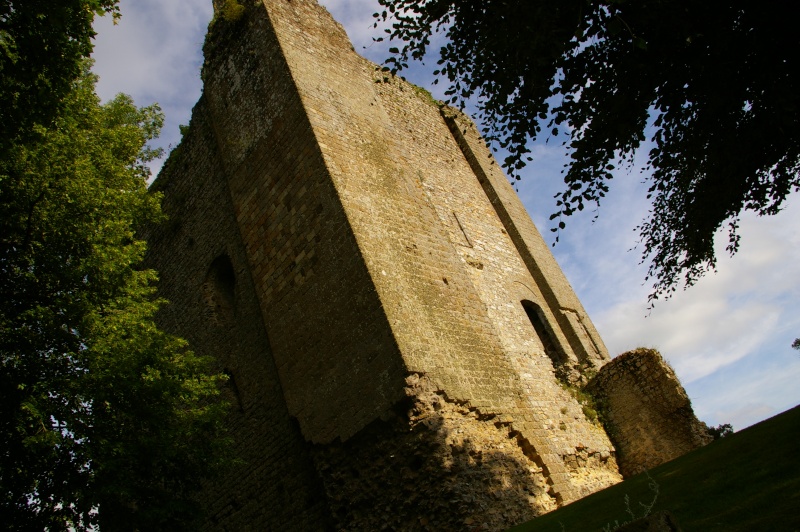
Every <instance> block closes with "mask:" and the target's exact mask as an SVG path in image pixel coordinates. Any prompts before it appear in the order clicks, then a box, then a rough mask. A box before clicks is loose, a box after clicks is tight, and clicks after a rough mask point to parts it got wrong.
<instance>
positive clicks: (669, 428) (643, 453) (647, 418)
mask: <svg viewBox="0 0 800 532" xmlns="http://www.w3.org/2000/svg"><path fill="white" fill-rule="evenodd" d="M587 391H589V393H591V394H592V395H593V396H594V398H595V400H596V401H597V402H598V404H599V406H600V408H601V410H602V415H603V417H604V422H605V426H606V430H607V431H608V433H609V435H610V436H611V440H612V441H613V442H614V446H615V447H616V449H617V462H618V464H619V468H620V472H621V473H622V474H623V475H624V476H625V477H630V476H632V475H635V474H637V473H641V472H642V471H644V470H646V469H652V468H653V467H656V466H658V465H660V464H663V463H664V462H668V461H670V460H672V459H674V458H677V457H679V456H682V455H684V454H686V453H687V452H689V451H691V450H694V449H696V448H698V447H701V446H703V445H705V444H707V443H709V442H710V441H711V440H712V437H711V436H710V435H709V434H708V427H706V425H705V423H702V422H701V421H699V420H698V419H697V417H695V415H694V411H693V410H692V405H691V401H690V400H689V396H688V395H686V391H685V390H684V389H683V386H681V383H680V381H679V380H678V377H677V376H676V375H675V372H674V371H673V370H672V368H671V367H670V366H669V365H668V364H667V363H666V361H665V360H664V359H663V358H662V357H661V354H660V353H659V352H658V351H656V350H654V349H636V350H633V351H628V352H627V353H623V354H622V355H619V356H618V357H616V358H614V359H613V360H612V361H611V362H609V363H608V364H606V365H605V366H603V368H602V369H601V370H600V372H599V373H598V374H597V376H595V377H594V379H592V381H591V382H590V383H589V385H588V387H587Z"/></svg>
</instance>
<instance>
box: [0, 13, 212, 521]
mask: <svg viewBox="0 0 800 532" xmlns="http://www.w3.org/2000/svg"><path fill="white" fill-rule="evenodd" d="M54 8H55V7H54ZM83 68H84V71H83V73H82V75H81V76H80V77H79V78H78V79H77V80H76V81H74V82H72V83H71V85H70V90H69V91H68V92H67V93H66V96H65V99H64V101H63V105H62V107H61V113H60V114H59V115H58V117H57V118H55V119H54V121H53V122H52V123H51V125H50V126H49V127H44V126H41V125H36V126H33V129H32V133H33V135H31V136H30V140H29V141H27V142H25V143H16V144H13V145H12V146H10V147H9V148H8V150H7V157H5V158H2V159H0V441H2V442H3V444H2V446H0V514H2V515H3V522H4V527H5V528H6V529H8V530H44V529H47V530H66V529H76V530H84V529H87V528H90V527H91V526H93V525H100V527H101V528H106V526H107V525H108V527H109V528H111V529H123V530H137V529H138V530H159V529H170V530H172V529H182V528H184V526H185V525H186V524H187V523H190V522H191V521H192V517H193V516H194V515H195V514H196V512H195V510H196V508H194V507H193V504H192V503H191V502H190V494H191V492H192V490H193V489H194V488H196V487H197V485H198V482H199V480H200V479H202V478H203V477H204V476H206V475H207V474H208V473H209V472H210V471H212V470H213V469H214V467H216V466H217V465H218V464H219V457H220V456H221V455H220V454H219V453H218V452H217V450H218V447H219V446H220V445H221V442H222V440H221V439H220V438H219V435H220V434H221V431H222V428H221V421H220V420H221V414H222V409H223V406H222V405H221V404H220V403H219V402H218V401H216V400H215V398H216V396H217V394H218V384H219V382H220V380H221V379H222V377H219V376H213V375H210V374H209V373H208V368H207V365H208V361H207V360H205V359H203V358H200V357H198V356H196V355H195V354H194V353H192V352H191V351H189V350H188V349H187V347H186V345H185V342H183V341H182V340H180V339H177V338H175V337H172V336H170V335H168V334H165V333H164V332H162V331H160V330H159V329H158V328H157V327H156V326H155V324H154V322H153V315H154V313H155V312H156V310H157V309H158V308H159V306H160V305H161V304H162V301H160V300H158V299H156V298H155V297H154V288H153V282H154V281H155V278H156V274H155V272H153V271H152V270H147V269H143V268H142V267H141V266H140V263H141V260H142V256H143V253H144V249H145V243H144V242H143V241H141V240H138V239H137V238H136V236H135V234H134V228H135V227H136V226H137V225H138V224H142V223H145V222H148V221H156V220H158V219H159V218H161V216H162V215H161V214H160V208H159V197H158V196H157V195H155V194H148V193H147V190H146V178H147V177H148V176H149V170H148V169H147V167H146V165H145V163H147V162H148V161H149V160H150V159H152V158H153V157H154V156H155V155H156V154H157V153H156V152H154V151H152V150H149V149H148V148H147V147H146V143H147V141H148V140H149V139H152V138H153V137H154V136H155V135H156V134H157V133H158V131H159V128H160V126H161V123H162V115H161V113H160V111H159V109H158V107H156V106H151V107H145V108H143V109H138V108H136V107H135V106H134V105H133V103H132V101H131V100H130V98H128V97H126V96H122V95H121V96H118V97H117V98H116V99H114V100H113V101H110V102H109V103H107V104H105V105H100V103H99V100H98V98H97V96H96V94H95V92H94V82H95V79H94V77H93V76H92V75H90V74H89V72H88V66H87V65H86V64H85V63H84V65H83Z"/></svg>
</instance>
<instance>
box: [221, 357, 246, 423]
mask: <svg viewBox="0 0 800 532" xmlns="http://www.w3.org/2000/svg"><path fill="white" fill-rule="evenodd" d="M222 373H224V374H225V376H227V377H228V381H227V382H226V383H225V388H224V389H223V398H224V399H226V400H227V401H228V402H229V403H231V405H236V407H237V408H238V410H239V412H244V404H243V403H242V394H241V393H239V386H238V385H237V384H236V377H234V376H233V372H232V371H231V370H230V369H228V368H225V369H223V370H222Z"/></svg>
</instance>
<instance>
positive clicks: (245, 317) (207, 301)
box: [145, 99, 330, 530]
mask: <svg viewBox="0 0 800 532" xmlns="http://www.w3.org/2000/svg"><path fill="white" fill-rule="evenodd" d="M151 190H153V191H154V192H158V193H161V194H163V195H164V200H163V203H162V205H163V210H164V212H165V214H166V215H167V216H168V217H169V219H168V221H167V222H165V223H164V224H162V225H161V226H159V227H156V228H150V229H149V230H148V231H147V232H146V234H145V236H146V238H147V241H148V247H149V249H148V254H147V262H148V263H149V265H150V266H151V267H154V268H156V269H157V271H158V272H159V276H160V283H159V293H160V295H161V296H163V297H166V298H167V299H168V300H169V301H170V303H171V304H170V305H167V306H165V307H163V309H162V310H161V311H160V313H159V315H158V321H159V323H160V324H161V325H162V326H164V327H165V328H166V329H167V330H169V331H170V332H173V333H175V334H178V335H181V336H183V337H184V338H186V339H187V340H188V341H189V344H190V346H191V348H192V349H193V350H195V351H196V352H197V353H198V354H201V355H205V356H210V357H213V358H214V359H215V360H216V361H217V364H218V370H220V371H224V372H225V373H227V374H228V375H229V381H228V384H227V386H226V388H225V390H223V391H224V394H225V398H226V399H227V400H228V401H229V402H230V403H231V405H232V408H231V411H230V413H229V414H228V417H227V424H228V428H229V430H230V432H231V434H232V435H233V436H234V440H235V445H234V452H235V454H236V456H237V458H239V459H240V460H241V461H242V463H241V464H240V465H238V466H236V467H234V468H233V469H232V470H230V471H228V472H227V473H226V474H224V475H223V476H222V477H221V478H219V479H218V480H216V481H215V483H214V485H213V486H208V487H207V489H206V490H205V492H204V495H203V501H202V502H203V506H204V507H205V508H206V510H207V512H208V519H209V521H208V528H210V529H218V530H222V529H228V530H250V529H254V528H258V529H264V530H319V529H321V528H324V527H325V526H326V523H329V522H330V519H329V517H328V515H329V514H328V506H327V502H326V500H325V496H324V489H323V484H322V482H321V481H320V479H319V476H318V475H317V472H316V470H315V469H314V467H313V457H312V452H311V447H310V446H309V445H308V443H307V442H306V440H305V438H303V436H302V434H301V433H300V430H299V429H298V426H297V422H296V420H294V419H293V418H292V417H291V416H290V415H289V412H288V409H287V407H286V402H285V399H284V390H283V389H282V386H281V383H280V379H279V377H278V370H277V367H276V365H275V362H274V358H273V353H272V348H271V346H270V340H269V338H268V336H267V333H266V330H265V328H264V323H263V321H262V320H261V318H260V315H261V310H260V308H259V301H258V299H257V298H256V293H255V290H254V287H253V279H252V276H251V273H250V268H249V264H248V259H247V253H246V250H245V248H244V246H243V245H242V240H241V237H240V236H239V228H238V224H237V221H236V219H235V218H234V214H233V208H232V205H231V201H230V193H229V191H228V187H227V184H226V180H225V177H224V173H223V167H222V166H221V164H220V155H219V152H218V150H217V141H216V138H215V137H214V134H213V128H212V126H211V121H210V119H209V115H208V113H207V107H206V102H205V100H202V99H201V101H200V102H198V104H197V105H196V107H195V109H194V112H193V115H192V126H191V128H190V132H189V133H188V135H187V136H185V137H184V139H183V143H182V145H181V146H180V147H179V148H177V149H176V150H175V151H173V152H172V154H171V156H170V159H169V161H168V162H167V163H166V165H165V167H164V170H163V171H162V173H161V177H160V178H159V179H158V180H157V181H156V182H155V183H154V185H153V186H152V187H151Z"/></svg>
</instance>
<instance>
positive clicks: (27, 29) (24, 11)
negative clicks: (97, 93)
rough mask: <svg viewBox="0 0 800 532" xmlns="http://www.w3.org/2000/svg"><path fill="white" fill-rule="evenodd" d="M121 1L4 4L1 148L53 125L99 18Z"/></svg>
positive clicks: (6, 0) (0, 0)
mask: <svg viewBox="0 0 800 532" xmlns="http://www.w3.org/2000/svg"><path fill="white" fill-rule="evenodd" d="M117 2H118V0H58V1H57V2H54V1H52V0H0V148H3V147H4V146H6V143H7V142H9V141H10V140H11V139H13V138H15V137H16V136H17V135H19V134H21V133H22V134H25V133H26V132H28V131H29V128H30V126H31V125H32V124H35V123H39V124H42V125H45V126H47V125H49V123H50V121H51V120H52V119H53V117H54V116H55V115H56V113H57V111H58V109H59V107H60V106H61V104H62V102H63V99H64V97H65V96H66V94H67V93H68V92H69V91H70V88H71V86H72V82H73V81H74V80H75V79H76V78H77V77H78V76H79V75H80V72H81V61H82V59H83V58H84V57H88V56H89V54H90V53H91V51H92V42H91V39H92V38H93V37H94V35H95V33H94V31H93V30H92V21H93V20H94V17H95V15H100V14H104V13H110V14H112V15H113V16H114V17H117V16H119V8H118V6H117Z"/></svg>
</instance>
